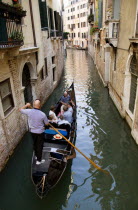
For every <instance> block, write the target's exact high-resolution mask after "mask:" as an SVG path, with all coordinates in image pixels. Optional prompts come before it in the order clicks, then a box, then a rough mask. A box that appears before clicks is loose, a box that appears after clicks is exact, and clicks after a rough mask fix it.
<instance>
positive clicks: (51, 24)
mask: <svg viewBox="0 0 138 210" xmlns="http://www.w3.org/2000/svg"><path fill="white" fill-rule="evenodd" d="M49 20H50V21H49V22H50V28H51V29H52V30H54V21H53V10H52V9H51V8H49Z"/></svg>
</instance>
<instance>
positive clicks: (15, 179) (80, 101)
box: [0, 50, 138, 210]
mask: <svg viewBox="0 0 138 210" xmlns="http://www.w3.org/2000/svg"><path fill="white" fill-rule="evenodd" d="M73 80H74V83H75V91H76V100H77V110H78V111H77V138H76V146H77V147H78V148H79V149H80V150H81V151H82V152H83V153H85V154H86V155H87V156H88V157H89V158H90V159H91V160H93V161H94V162H95V163H96V164H98V165H99V166H100V167H101V168H103V169H106V170H108V171H109V172H110V174H109V175H106V174H104V173H103V172H101V171H98V170H96V169H95V168H94V167H93V166H92V165H91V164H90V163H89V162H88V161H87V160H86V159H85V158H84V157H83V156H82V155H81V154H79V153H78V152H77V157H76V158H75V159H74V160H73V161H71V160H70V162H69V164H68V167H67V170H66V171H65V174H64V176H63V177H62V179H61V181H60V182H59V183H58V185H57V186H56V187H55V188H54V189H53V190H52V191H51V192H50V193H49V194H48V195H47V197H46V198H44V199H43V200H40V199H39V198H38V197H37V195H36V194H35V189H34V186H33V184H32V182H31V179H30V174H31V173H30V171H31V169H30V167H31V155H32V143H31V138H30V134H29V133H26V135H25V136H24V138H23V140H22V142H21V143H20V144H19V145H18V147H17V148H16V150H15V153H14V155H12V157H11V159H10V160H9V162H8V164H7V166H6V167H5V169H4V170H3V171H2V172H1V174H0V210H65V209H66V210H76V209H80V210H101V209H105V210H110V209H115V210H136V209H138V198H137V196H138V146H137V145H136V144H135V142H134V140H133V139H132V137H131V134H130V129H129V127H128V125H127V124H126V122H125V121H124V120H123V119H122V118H121V117H120V115H119V114H118V111H117V109H116V108H115V106H114V104H113V102H112V100H111V98H110V96H109V94H108V89H106V88H104V87H103V85H102V82H101V81H100V78H99V75H98V73H97V71H96V68H95V66H94V64H93V61H92V59H91V57H90V56H89V55H88V54H87V52H85V51H79V50H78V51H75V50H68V52H67V58H66V59H65V71H64V75H63V78H62V81H61V82H60V84H59V86H58V88H57V89H56V90H55V91H54V92H53V94H52V96H51V97H50V98H49V99H48V101H47V103H46V104H45V105H44V107H43V111H45V112H46V113H47V112H48V110H49V107H50V106H51V105H52V104H55V103H56V101H57V100H58V99H59V97H60V96H61V93H63V91H64V90H65V89H66V88H67V87H68V86H69V85H70V84H71V83H72V81H73Z"/></svg>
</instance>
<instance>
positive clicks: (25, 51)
mask: <svg viewBox="0 0 138 210" xmlns="http://www.w3.org/2000/svg"><path fill="white" fill-rule="evenodd" d="M38 50H39V47H27V48H22V49H20V50H19V55H24V54H30V53H34V52H37V51H38Z"/></svg>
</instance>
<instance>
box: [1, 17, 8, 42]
mask: <svg viewBox="0 0 138 210" xmlns="http://www.w3.org/2000/svg"><path fill="white" fill-rule="evenodd" d="M0 41H8V34H7V28H6V19H5V18H2V17H0Z"/></svg>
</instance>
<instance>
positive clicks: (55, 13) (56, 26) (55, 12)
mask: <svg viewBox="0 0 138 210" xmlns="http://www.w3.org/2000/svg"><path fill="white" fill-rule="evenodd" d="M54 19H55V28H56V30H58V19H57V11H54Z"/></svg>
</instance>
